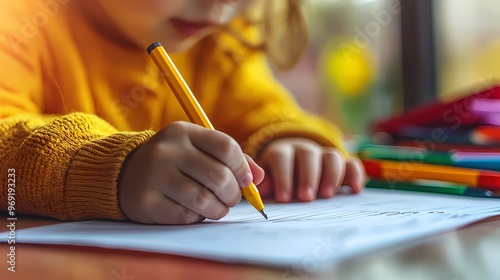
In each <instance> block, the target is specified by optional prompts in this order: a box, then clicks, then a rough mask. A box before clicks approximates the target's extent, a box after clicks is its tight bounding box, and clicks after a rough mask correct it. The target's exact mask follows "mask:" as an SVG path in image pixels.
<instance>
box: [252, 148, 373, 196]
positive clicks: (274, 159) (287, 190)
mask: <svg viewBox="0 0 500 280" xmlns="http://www.w3.org/2000/svg"><path fill="white" fill-rule="evenodd" d="M257 162H258V163H259V165H260V166H262V167H264V169H265V170H266V175H267V176H266V178H264V180H263V182H262V183H261V184H260V185H259V191H260V193H261V195H262V197H272V196H274V198H275V200H276V201H278V202H290V201H291V200H292V199H293V198H294V196H295V197H296V199H298V200H300V201H311V200H314V199H316V198H317V197H318V196H319V197H322V198H329V197H332V196H334V195H335V193H336V192H337V191H338V189H339V187H340V186H341V185H348V186H350V187H351V188H352V191H353V192H354V193H358V192H360V191H361V190H362V189H363V187H364V182H365V172H364V168H363V165H362V163H361V162H360V160H359V159H357V158H355V157H352V158H350V159H348V160H347V161H346V160H345V159H344V157H343V156H342V154H341V153H340V152H339V151H338V150H337V149H335V148H331V147H330V148H325V147H323V146H321V145H319V144H318V143H316V142H314V141H312V140H309V139H306V138H283V139H277V140H274V141H273V142H271V143H270V144H269V145H268V146H267V147H266V148H265V150H264V151H262V153H261V154H260V155H259V157H258V160H257Z"/></svg>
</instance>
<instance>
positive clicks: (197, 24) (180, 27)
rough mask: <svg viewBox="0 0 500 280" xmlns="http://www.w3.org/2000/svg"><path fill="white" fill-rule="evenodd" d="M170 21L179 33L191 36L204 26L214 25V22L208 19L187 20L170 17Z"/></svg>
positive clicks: (204, 27)
mask: <svg viewBox="0 0 500 280" xmlns="http://www.w3.org/2000/svg"><path fill="white" fill-rule="evenodd" d="M170 23H171V24H172V25H173V26H174V28H175V29H177V31H178V32H179V33H181V34H182V35H184V36H186V37H191V36H193V35H196V34H198V33H199V32H200V31H202V30H204V29H206V28H209V27H212V26H215V25H216V24H215V23H212V22H209V21H189V20H183V19H179V18H173V19H171V20H170Z"/></svg>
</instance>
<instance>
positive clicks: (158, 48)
mask: <svg viewBox="0 0 500 280" xmlns="http://www.w3.org/2000/svg"><path fill="white" fill-rule="evenodd" d="M148 53H149V55H151V57H152V58H153V61H154V62H155V64H156V66H157V67H158V68H159V69H160V72H161V75H162V76H163V78H164V79H165V81H166V82H167V84H168V86H169V87H170V88H171V89H172V91H173V92H174V94H175V97H176V98H177V100H178V101H179V103H180V105H181V106H182V109H184V111H185V112H186V114H187V116H188V118H189V120H190V121H191V122H192V123H195V124H197V125H200V126H203V127H206V128H210V129H214V127H213V125H212V123H210V120H209V119H208V117H207V115H206V114H205V112H204V111H203V108H201V106H200V104H199V103H198V100H196V97H195V96H194V94H193V93H192V92H191V89H189V86H188V85H187V83H186V81H184V79H183V78H182V76H181V74H180V73H179V71H178V70H177V67H175V65H174V63H173V62H172V60H171V59H170V57H169V56H168V54H167V52H166V51H165V48H163V46H162V45H161V44H160V43H158V42H156V43H154V44H152V45H151V46H149V47H148ZM241 192H242V193H243V196H244V197H245V198H246V200H247V201H248V202H249V203H250V204H251V205H252V206H253V207H254V208H255V209H257V211H259V212H260V213H261V214H262V216H264V218H266V219H267V214H266V212H265V211H264V203H262V199H261V197H260V194H259V190H258V189H257V187H256V186H255V184H254V183H251V184H250V185H249V186H248V187H245V188H242V189H241Z"/></svg>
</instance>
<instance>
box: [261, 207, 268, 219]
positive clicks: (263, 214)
mask: <svg viewBox="0 0 500 280" xmlns="http://www.w3.org/2000/svg"><path fill="white" fill-rule="evenodd" d="M259 212H260V214H261V215H262V216H263V217H264V218H266V220H269V219H268V218H267V214H266V211H264V209H262V210H260V211H259Z"/></svg>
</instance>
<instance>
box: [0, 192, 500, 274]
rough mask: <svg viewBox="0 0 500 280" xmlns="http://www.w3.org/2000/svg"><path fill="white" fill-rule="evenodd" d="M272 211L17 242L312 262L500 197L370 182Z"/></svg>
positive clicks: (470, 218)
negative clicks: (361, 188) (376, 186)
mask: <svg viewBox="0 0 500 280" xmlns="http://www.w3.org/2000/svg"><path fill="white" fill-rule="evenodd" d="M266 211H267V213H268V214H269V217H270V220H269V221H266V220H264V219H263V218H262V216H260V214H259V213H258V212H257V211H255V209H253V208H252V207H251V206H250V205H248V204H247V203H246V202H244V201H243V202H242V203H240V204H239V205H238V206H237V207H235V208H233V209H232V210H231V212H230V213H229V215H228V216H226V217H225V218H224V219H222V220H220V221H206V222H204V223H202V224H198V225H190V226H149V225H139V224H133V223H118V222H106V221H87V222H76V223H64V224H58V225H51V226H44V227H36V228H30V229H25V230H19V231H18V232H17V240H16V242H17V243H42V244H71V245H84V246H97V247H105V248H122V249H132V250H140V251H150V252H159V253H169V254H178V255H184V256H190V257H197V258H204V259H209V260H216V261H222V262H241V263H249V264H263V265H277V266H286V267H295V268H296V269H299V268H302V269H305V270H308V267H309V269H310V267H313V268H318V267H325V266H326V265H332V264H334V263H336V262H338V261H341V260H344V259H346V258H351V257H356V256H359V255H363V254H366V253H368V252H370V251H373V250H375V249H378V248H382V247H389V246H393V245H397V244H402V243H405V242H408V241H415V240H419V239H421V238H424V237H428V236H431V235H435V234H438V233H442V232H445V231H449V230H452V229H456V228H458V227H461V226H464V225H466V224H469V223H471V222H474V221H478V220H481V219H483V218H486V217H490V216H495V215H500V200H498V199H484V198H467V197H459V196H449V195H437V194H436V195H434V194H422V193H414V192H401V191H386V190H366V191H365V192H364V193H363V194H361V195H340V196H338V197H336V198H334V199H329V200H319V201H315V202H312V203H294V204H269V203H268V204H266ZM2 235H3V236H6V234H4V233H2ZM4 238H5V237H4ZM4 240H6V239H4Z"/></svg>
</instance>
